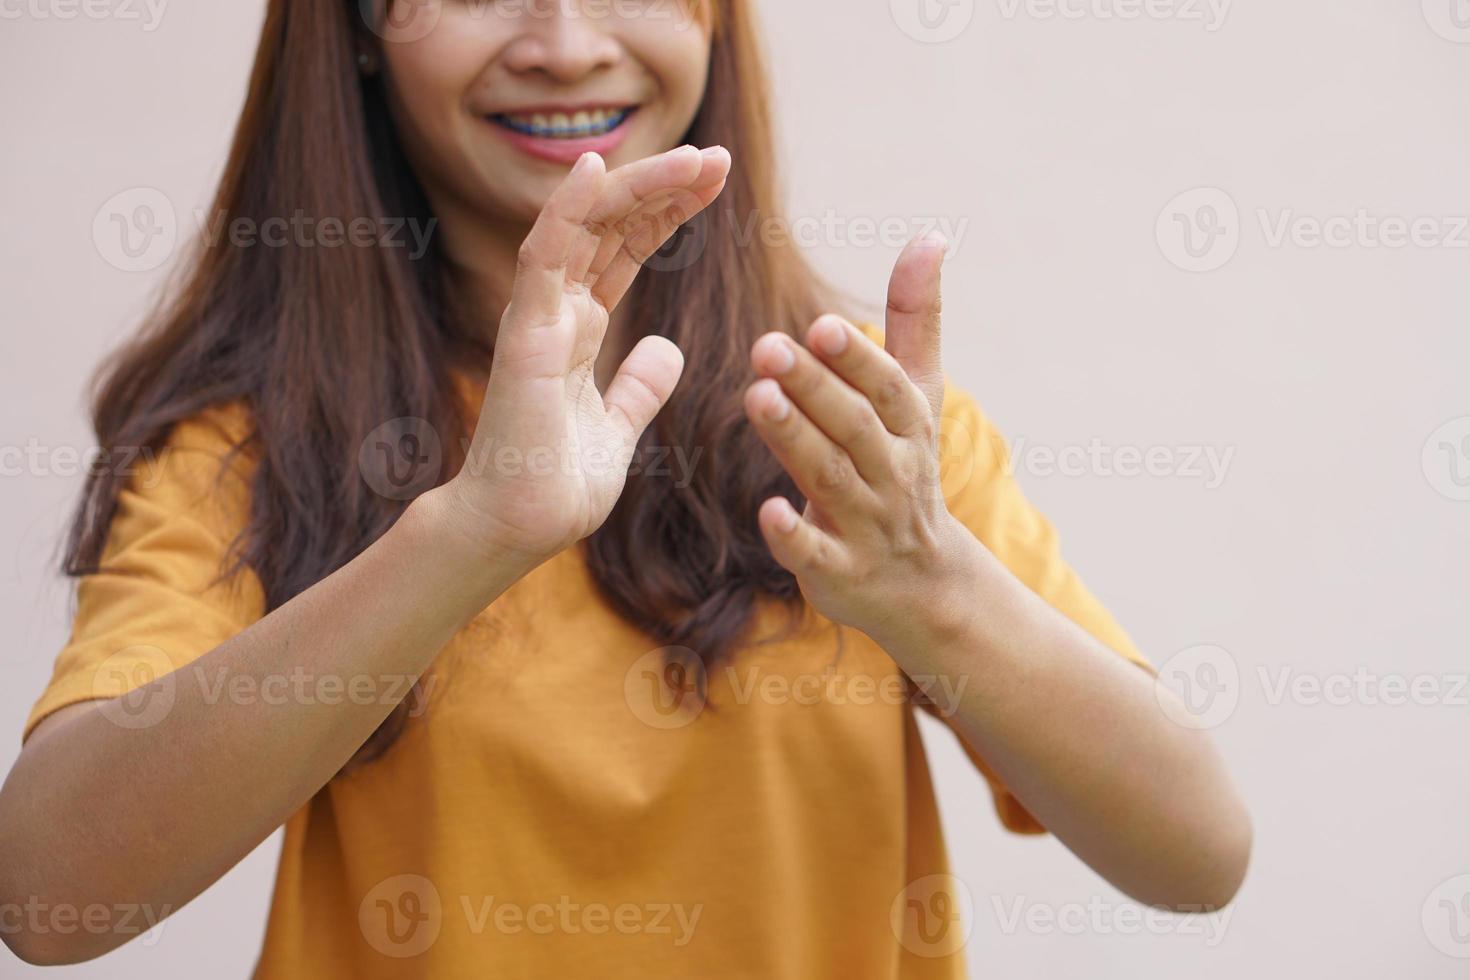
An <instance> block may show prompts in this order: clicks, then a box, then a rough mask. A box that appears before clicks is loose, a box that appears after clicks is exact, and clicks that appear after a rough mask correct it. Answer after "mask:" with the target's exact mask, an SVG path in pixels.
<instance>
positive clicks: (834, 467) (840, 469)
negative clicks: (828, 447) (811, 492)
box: [816, 452, 853, 494]
mask: <svg viewBox="0 0 1470 980" xmlns="http://www.w3.org/2000/svg"><path fill="white" fill-rule="evenodd" d="M852 477H853V470H852V464H851V463H850V462H849V461H848V458H847V454H846V453H842V452H832V453H828V454H827V457H826V459H824V460H822V462H821V463H820V464H819V465H818V466H817V471H816V487H817V489H818V490H819V491H821V492H822V493H824V494H833V493H838V492H840V491H842V490H845V489H847V488H848V487H849V486H851V484H852Z"/></svg>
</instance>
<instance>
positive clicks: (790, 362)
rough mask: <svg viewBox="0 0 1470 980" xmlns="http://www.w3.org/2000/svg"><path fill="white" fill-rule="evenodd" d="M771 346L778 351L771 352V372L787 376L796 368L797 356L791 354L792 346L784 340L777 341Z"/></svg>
mask: <svg viewBox="0 0 1470 980" xmlns="http://www.w3.org/2000/svg"><path fill="white" fill-rule="evenodd" d="M771 346H773V347H775V348H776V349H775V350H774V351H772V352H771V370H772V371H774V372H775V373H777V374H785V373H786V372H787V371H790V370H791V369H792V368H793V367H795V366H796V355H795V354H793V353H792V352H791V345H790V344H788V343H787V342H786V341H784V340H780V341H777V342H776V343H774V344H772V345H771Z"/></svg>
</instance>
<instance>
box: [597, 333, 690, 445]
mask: <svg viewBox="0 0 1470 980" xmlns="http://www.w3.org/2000/svg"><path fill="white" fill-rule="evenodd" d="M683 373H684V354H683V353H682V352H681V351H680V350H679V348H678V347H677V346H676V345H675V344H674V342H673V341H671V340H669V339H668V338H666V337H644V338H643V339H642V340H640V341H638V343H637V344H635V345H634V347H633V349H632V350H631V351H630V352H629V353H628V356H627V357H625V358H623V363H622V366H621V367H619V368H618V373H617V375H616V376H615V377H614V378H613V379H612V383H611V384H609V385H608V386H607V394H605V395H603V396H602V403H603V405H604V406H605V407H606V408H607V411H608V414H609V415H611V416H612V417H613V419H614V420H615V421H617V422H618V423H619V425H620V427H621V428H622V429H623V430H624V435H625V436H626V437H627V440H628V445H629V446H630V447H631V446H633V445H634V444H636V443H637V442H638V438H639V436H641V435H643V430H644V429H646V428H648V423H650V422H652V421H653V417H654V416H655V415H657V414H658V410H659V409H661V408H663V407H664V405H665V403H667V402H668V400H669V396H670V395H672V394H673V393H674V386H675V385H676V384H678V383H679V375H681V374H683Z"/></svg>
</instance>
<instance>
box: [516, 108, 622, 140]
mask: <svg viewBox="0 0 1470 980" xmlns="http://www.w3.org/2000/svg"><path fill="white" fill-rule="evenodd" d="M637 108H638V107H637V106H623V107H618V108H606V109H587V110H578V111H577V112H570V113H567V112H524V113H522V112H500V113H496V114H494V115H492V116H491V117H490V121H491V122H493V123H495V124H496V125H499V126H504V127H505V128H506V129H509V130H511V131H512V132H516V133H520V134H521V135H522V136H535V137H538V138H540V139H553V140H576V139H587V138H588V137H592V136H605V135H606V134H608V133H611V132H612V131H613V130H615V129H617V128H618V127H619V126H621V125H623V123H625V122H627V121H628V117H629V116H631V115H633V113H634V112H635V111H636V110H637Z"/></svg>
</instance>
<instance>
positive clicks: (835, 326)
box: [821, 320, 847, 354]
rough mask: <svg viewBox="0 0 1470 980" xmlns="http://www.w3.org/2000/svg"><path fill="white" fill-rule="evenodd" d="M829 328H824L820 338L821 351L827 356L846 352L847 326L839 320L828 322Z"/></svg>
mask: <svg viewBox="0 0 1470 980" xmlns="http://www.w3.org/2000/svg"><path fill="white" fill-rule="evenodd" d="M827 322H828V323H830V324H831V326H830V327H828V328H826V330H825V334H826V336H824V337H823V338H822V341H821V344H822V350H824V351H826V352H827V353H828V354H841V353H842V352H843V351H845V350H847V325H846V324H844V323H843V322H842V321H841V320H829V321H827Z"/></svg>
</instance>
